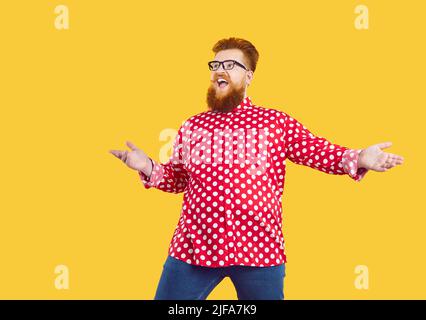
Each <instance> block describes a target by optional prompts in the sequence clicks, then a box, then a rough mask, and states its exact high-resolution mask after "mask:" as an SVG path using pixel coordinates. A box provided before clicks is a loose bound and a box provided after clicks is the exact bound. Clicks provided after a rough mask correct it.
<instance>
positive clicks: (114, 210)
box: [0, 0, 426, 299]
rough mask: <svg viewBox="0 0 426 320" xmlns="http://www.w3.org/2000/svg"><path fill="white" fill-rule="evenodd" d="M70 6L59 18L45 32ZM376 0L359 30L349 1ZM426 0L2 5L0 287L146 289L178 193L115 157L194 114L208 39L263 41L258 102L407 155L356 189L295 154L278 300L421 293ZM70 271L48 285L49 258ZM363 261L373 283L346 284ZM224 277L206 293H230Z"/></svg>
mask: <svg viewBox="0 0 426 320" xmlns="http://www.w3.org/2000/svg"><path fill="white" fill-rule="evenodd" d="M60 4H64V5H67V6H68V8H69V13H70V29H69V30H62V31H61V30H57V29H55V27H54V20H55V17H56V14H55V13H54V8H55V6H57V5H60ZM358 4H364V5H367V6H368V8H369V18H370V20H369V30H357V29H355V27H354V20H355V18H356V16H357V14H355V12H354V10H355V7H356V5H358ZM425 12H426V3H425V2H424V1H416V0H411V1H404V2H401V1H385V0H383V1H378V0H374V1H373V0H368V1H367V0H365V1H362V2H361V1H350V0H347V1H341V0H339V1H338V0H336V1H330V0H329V1H300V0H299V1H260V2H259V1H247V0H245V1H228V2H212V1H160V2H158V1H150V2H148V1H83V0H81V1H71V0H68V1H41V0H39V1H30V0H28V1H23V0H21V1H11V0H9V1H2V2H1V5H0V34H1V37H0V39H1V49H0V67H1V68H0V74H1V76H0V79H1V80H0V81H1V83H0V88H1V89H0V107H1V126H0V128H1V142H2V143H1V153H2V154H1V157H0V159H1V160H0V161H1V163H0V167H1V181H2V183H1V221H0V246H1V250H0V252H1V253H0V254H1V262H0V298H3V299H4V298H7V299H15V298H23V299H33V298H35V299H46V298H49V299H77V298H81V299H89V298H96V299H104V298H107V299H152V297H153V296H154V293H155V289H156V286H157V283H158V280H159V277H160V274H161V271H162V265H163V263H164V261H165V258H166V254H167V249H168V245H169V241H170V239H171V236H172V233H173V231H174V228H175V226H176V223H177V221H178V218H179V214H180V208H181V201H182V195H183V194H178V195H176V194H168V193H164V192H161V191H159V190H155V189H150V190H145V189H144V187H143V186H142V184H141V182H140V180H139V177H138V175H137V173H136V172H135V171H132V170H130V169H128V168H127V167H125V166H124V165H123V163H121V162H120V161H119V160H118V159H116V158H114V157H113V156H112V155H111V154H109V153H108V150H109V149H127V148H126V146H125V141H126V140H130V141H132V142H134V143H135V144H136V145H137V146H139V147H140V148H142V149H143V150H145V151H146V152H147V153H148V154H149V155H150V156H152V157H153V158H154V159H155V160H159V150H160V148H161V147H162V146H163V145H164V144H165V143H166V142H164V141H160V139H159V134H160V132H161V131H162V130H164V129H166V128H174V129H177V128H178V127H179V125H180V124H181V123H182V121H183V120H185V119H187V118H188V117H190V116H191V115H194V114H196V113H199V112H202V111H204V110H205V96H206V90H207V86H208V85H209V76H210V72H209V71H208V68H207V64H206V62H207V61H208V60H210V59H211V58H212V57H213V54H212V52H211V48H212V46H213V44H214V43H215V42H216V41H217V40H219V39H222V38H224V37H229V36H237V37H242V38H246V39H248V40H250V41H251V42H253V43H254V44H255V46H256V47H257V49H258V50H259V52H260V60H259V63H258V69H257V70H256V73H255V78H254V82H253V83H252V86H250V88H249V92H248V93H249V96H250V97H252V99H253V102H254V103H256V104H258V105H262V106H266V107H272V108H278V109H280V110H283V111H285V112H287V113H289V114H290V115H293V116H294V117H295V118H296V119H298V120H300V121H301V122H302V123H303V124H304V125H305V126H306V127H308V128H309V129H310V130H311V131H312V132H314V133H315V134H317V135H321V136H324V137H326V138H328V139H329V140H331V141H332V142H334V143H338V144H342V145H345V146H348V147H352V148H365V147H368V146H370V145H372V144H376V143H379V142H385V141H392V142H393V146H392V147H391V148H389V149H386V151H388V152H392V153H396V154H400V155H402V156H403V157H404V158H405V162H404V164H403V165H402V166H397V167H396V168H394V169H392V170H390V171H389V172H386V173H379V172H370V173H368V174H367V176H366V177H365V178H364V180H362V181H361V182H359V183H358V182H355V181H353V180H352V179H350V178H349V177H348V176H333V175H327V174H325V173H323V172H320V171H316V170H313V169H311V168H308V167H303V166H298V165H295V164H293V163H291V162H288V171H287V176H286V179H287V180H286V186H285V194H284V197H283V210H284V224H285V225H284V232H285V233H284V236H285V240H286V249H287V255H288V264H287V271H286V272H287V277H286V279H285V296H286V298H287V299H335V298H336V299H364V298H365V299H381V298H384V299H396V298H402V299H408V298H423V299H424V298H426V290H425V287H426V275H425V270H426V259H425V245H426V238H425V232H424V230H425V222H426V217H425V205H424V198H425V197H424V190H423V182H424V180H425V170H424V159H425V156H426V154H425V151H424V131H423V130H424V124H423V122H424V116H425V111H424V110H425V107H426V99H425V93H424V92H425V74H426V68H425V56H426V52H425V51H426V50H425V46H424V37H425V30H426V21H425V20H424V15H425ZM60 264H64V265H66V266H68V267H69V271H70V288H69V290H57V289H56V288H55V286H54V279H55V277H56V275H55V273H54V268H55V266H57V265H60ZM357 265H366V266H367V267H368V268H369V276H370V277H369V285H370V287H369V289H368V290H358V289H356V288H355V286H354V280H355V278H356V276H357V275H356V274H355V271H354V270H355V267H356V266H357ZM235 298H236V293H235V290H234V287H233V286H232V283H231V281H230V280H229V279H225V280H224V281H223V282H222V283H221V284H220V285H219V286H218V287H217V288H216V289H215V290H214V291H213V292H212V294H211V295H210V296H209V299H235Z"/></svg>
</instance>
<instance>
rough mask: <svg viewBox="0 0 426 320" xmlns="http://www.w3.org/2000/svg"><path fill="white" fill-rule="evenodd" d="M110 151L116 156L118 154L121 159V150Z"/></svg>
mask: <svg viewBox="0 0 426 320" xmlns="http://www.w3.org/2000/svg"><path fill="white" fill-rule="evenodd" d="M109 152H110V153H112V154H113V155H114V156H116V157H117V158H118V159H121V151H120V150H109Z"/></svg>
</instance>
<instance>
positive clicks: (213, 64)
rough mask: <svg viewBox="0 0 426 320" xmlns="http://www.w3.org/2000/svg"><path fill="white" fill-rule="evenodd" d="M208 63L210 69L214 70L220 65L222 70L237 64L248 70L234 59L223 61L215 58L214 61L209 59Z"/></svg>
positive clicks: (229, 68)
mask: <svg viewBox="0 0 426 320" xmlns="http://www.w3.org/2000/svg"><path fill="white" fill-rule="evenodd" d="M208 65H209V69H210V71H216V70H217V69H219V67H220V65H222V68H223V69H224V70H231V69H232V68H234V66H235V65H237V66H239V67H241V68H243V69H244V70H246V71H249V69H247V68H246V67H245V66H244V65H243V64H241V63H239V62H238V61H235V60H224V61H216V60H215V61H210V62H209V63H208Z"/></svg>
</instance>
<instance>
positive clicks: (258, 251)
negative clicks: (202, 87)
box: [110, 38, 403, 300]
mask: <svg viewBox="0 0 426 320" xmlns="http://www.w3.org/2000/svg"><path fill="white" fill-rule="evenodd" d="M213 51H214V53H215V57H214V60H213V61H210V62H209V63H208V66H209V69H210V70H211V78H210V80H211V85H210V87H209V88H208V91H207V105H208V111H205V112H202V113H199V114H197V115H195V116H192V117H191V118H189V119H187V120H186V121H185V122H184V123H183V124H182V126H181V127H180V129H179V131H178V134H177V136H176V139H175V141H174V146H173V152H172V156H171V158H170V159H169V161H168V162H167V163H165V164H159V163H157V162H156V161H154V160H152V159H150V158H149V157H148V156H147V155H146V154H145V153H144V152H143V151H142V150H140V149H139V148H137V147H136V146H135V145H134V144H133V143H131V142H127V146H128V147H129V148H130V149H131V151H127V150H126V151H120V150H111V151H110V152H111V153H112V154H114V155H115V156H116V157H118V158H119V159H121V160H122V161H123V162H124V163H125V164H126V165H127V166H128V167H130V168H132V169H134V170H137V171H138V173H139V176H140V178H141V180H142V182H143V185H144V186H145V187H146V188H151V187H155V188H158V189H160V190H162V191H166V192H173V193H180V192H184V199H183V205H182V212H181V216H180V219H179V222H178V225H177V227H176V230H175V232H174V234H173V238H172V240H171V243H170V246H169V252H168V253H169V255H168V257H167V259H166V262H165V264H164V266H163V272H162V275H161V278H160V281H159V284H158V288H157V292H156V295H155V299H186V300H192V299H206V298H207V296H208V295H209V293H210V292H211V291H212V290H213V289H214V288H215V287H216V285H217V284H218V283H219V282H220V281H221V280H222V279H223V278H224V277H227V276H228V277H230V278H231V280H232V282H233V284H234V285H235V288H236V291H237V295H238V298H239V299H268V300H272V299H280V300H282V299H284V294H283V280H284V277H285V263H286V262H287V260H286V255H285V248H284V238H283V235H282V203H281V198H282V194H283V190H284V181H285V172H286V164H285V160H286V159H287V158H288V159H290V160H291V161H292V162H294V163H297V164H301V165H306V166H309V167H311V168H313V169H317V170H321V171H323V172H325V173H328V174H338V175H339V174H340V175H343V174H347V175H349V176H350V177H351V178H352V179H354V180H355V181H360V180H361V179H362V178H363V177H364V176H365V174H366V173H367V172H368V171H369V170H373V171H378V172H385V171H387V170H389V169H390V168H393V167H394V166H396V165H399V164H402V163H403V158H402V157H401V156H398V155H395V154H391V153H386V152H383V151H382V149H384V148H387V147H390V146H391V143H390V142H385V143H379V144H376V145H373V146H371V147H368V148H366V149H364V150H361V149H350V148H347V147H344V146H340V145H337V144H333V143H331V142H329V141H327V140H326V139H324V138H322V137H317V136H315V135H314V134H312V133H311V132H310V131H309V130H308V129H307V128H306V127H305V126H303V125H302V124H301V123H300V122H299V121H297V120H296V119H294V118H292V117H291V116H290V115H288V114H286V113H285V112H282V111H279V110H275V109H271V108H264V107H260V106H256V105H255V104H254V103H253V102H252V100H251V99H250V97H248V96H247V87H248V86H249V85H250V83H251V82H252V80H253V74H254V71H255V69H256V64H257V61H258V58H259V54H258V52H257V50H256V48H255V47H254V46H253V44H251V43H250V42H249V41H246V40H243V39H239V38H229V39H223V40H220V41H219V42H218V43H216V44H215V46H214V47H213Z"/></svg>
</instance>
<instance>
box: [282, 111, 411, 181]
mask: <svg viewBox="0 0 426 320" xmlns="http://www.w3.org/2000/svg"><path fill="white" fill-rule="evenodd" d="M279 123H280V127H281V128H282V130H283V143H284V146H285V153H286V156H287V158H288V159H289V160H291V161H292V162H294V163H296V164H301V165H305V166H309V167H311V168H314V169H316V170H320V171H323V172H325V173H328V174H348V175H349V176H350V177H351V178H352V179H354V180H355V181H360V180H361V179H362V178H363V177H364V176H365V174H366V173H367V172H368V171H369V170H375V171H386V170H387V169H389V168H391V167H393V166H395V165H396V164H401V163H402V160H403V159H402V157H400V156H397V155H394V154H388V153H385V152H382V151H381V150H380V148H385V147H388V146H390V144H389V143H383V144H377V145H374V146H371V147H369V148H366V149H351V148H347V147H345V146H342V145H338V144H334V143H331V142H330V141H328V140H327V139H325V138H324V137H320V136H316V135H314V134H313V133H312V132H310V131H309V129H308V128H306V127H305V126H304V125H303V124H302V123H300V122H299V121H298V120H296V119H295V118H293V117H291V116H289V115H288V114H286V113H284V112H281V113H280V115H279ZM383 166H386V167H387V169H386V170H384V169H383Z"/></svg>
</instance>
